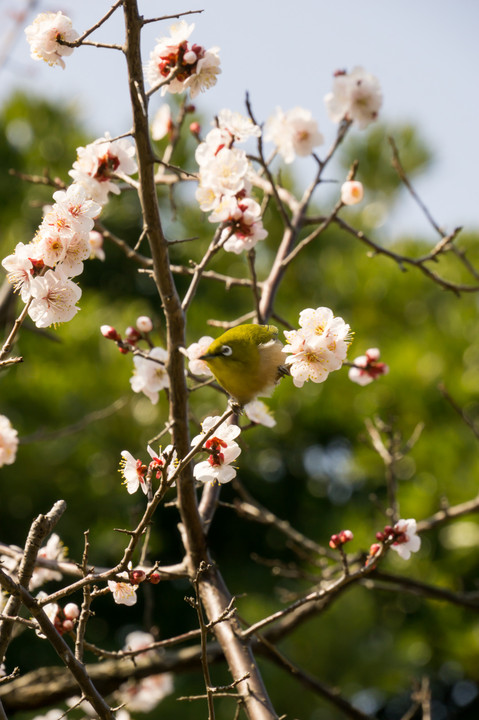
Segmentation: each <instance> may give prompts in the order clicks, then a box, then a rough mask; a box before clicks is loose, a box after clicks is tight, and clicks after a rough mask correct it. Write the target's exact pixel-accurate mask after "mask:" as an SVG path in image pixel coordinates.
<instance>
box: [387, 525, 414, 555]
mask: <svg viewBox="0 0 479 720" xmlns="http://www.w3.org/2000/svg"><path fill="white" fill-rule="evenodd" d="M394 531H395V533H396V541H395V542H393V544H392V545H391V550H394V551H395V552H397V554H398V555H399V556H400V557H402V559H403V560H409V558H410V557H411V553H415V552H417V551H418V550H419V548H420V547H421V538H420V537H419V535H417V534H416V533H417V525H416V521H415V520H414V518H409V519H408V520H398V522H397V523H396V524H395V525H394Z"/></svg>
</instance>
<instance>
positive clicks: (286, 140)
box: [264, 107, 324, 164]
mask: <svg viewBox="0 0 479 720" xmlns="http://www.w3.org/2000/svg"><path fill="white" fill-rule="evenodd" d="M264 139H265V140H272V141H273V142H274V144H275V145H276V147H277V148H278V152H279V153H280V155H282V157H283V159H284V161H285V162H286V163H288V164H289V163H292V162H293V160H294V158H295V157H296V155H299V156H300V157H306V156H307V155H311V153H312V152H313V148H315V147H316V146H317V145H322V144H323V142H324V137H323V136H322V134H321V133H320V132H319V130H318V124H317V122H316V120H314V119H313V116H312V114H311V112H310V111H309V110H305V109H304V108H301V107H295V108H292V109H291V110H287V111H286V112H283V111H282V109H281V108H280V107H278V108H276V114H275V115H273V116H272V117H270V118H269V119H268V120H267V122H266V125H265V133H264Z"/></svg>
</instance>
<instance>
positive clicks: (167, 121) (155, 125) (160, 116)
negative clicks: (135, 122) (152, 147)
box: [151, 104, 173, 140]
mask: <svg viewBox="0 0 479 720" xmlns="http://www.w3.org/2000/svg"><path fill="white" fill-rule="evenodd" d="M172 128H173V122H172V119H171V109H170V106H169V105H166V104H165V105H162V106H161V107H160V109H159V110H157V111H156V114H155V117H154V118H153V122H152V123H151V137H152V138H153V140H162V139H163V138H164V137H165V136H166V135H168V133H169V132H171V130H172Z"/></svg>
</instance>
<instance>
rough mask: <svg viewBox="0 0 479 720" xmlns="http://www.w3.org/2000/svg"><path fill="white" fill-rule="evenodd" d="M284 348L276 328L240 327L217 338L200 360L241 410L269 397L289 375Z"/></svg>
mask: <svg viewBox="0 0 479 720" xmlns="http://www.w3.org/2000/svg"><path fill="white" fill-rule="evenodd" d="M282 347H283V344H282V343H281V342H280V341H279V340H278V328H276V327H275V326H274V325H255V324H245V325H237V326H236V327H233V328H231V329H230V330H226V332H224V333H223V334H222V335H220V336H219V337H218V338H216V340H214V341H213V342H212V343H211V345H210V346H209V348H208V349H207V351H206V353H204V354H203V355H202V356H201V357H200V359H201V360H204V361H205V362H206V364H207V365H208V367H209V369H210V370H211V372H212V373H213V375H214V376H215V378H216V380H217V381H218V382H219V384H220V385H221V387H222V388H224V389H225V390H226V392H227V393H228V395H230V397H231V398H232V400H233V404H234V405H237V406H239V407H240V408H241V407H243V406H244V405H247V404H248V403H249V402H251V401H252V400H254V399H255V398H256V397H257V396H258V395H261V396H264V395H269V394H270V392H271V391H272V389H273V388H274V386H275V385H276V383H277V382H278V381H279V380H280V378H281V377H282V376H283V375H285V374H288V370H287V368H285V367H284V366H283V364H282V361H283V359H284V355H283V353H282Z"/></svg>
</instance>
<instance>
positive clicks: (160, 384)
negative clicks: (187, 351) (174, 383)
mask: <svg viewBox="0 0 479 720" xmlns="http://www.w3.org/2000/svg"><path fill="white" fill-rule="evenodd" d="M149 358H152V359H151V360H150V359H149ZM167 360H168V353H167V351H166V350H164V349H163V348H160V347H155V348H153V349H152V350H150V352H149V356H148V358H145V357H142V356H141V355H135V356H134V358H133V363H134V365H135V369H134V375H133V377H131V378H130V385H131V387H132V390H133V392H136V393H139V392H142V393H144V394H145V395H146V396H147V397H148V398H149V399H150V400H151V402H152V403H153V405H156V403H157V402H158V397H159V391H160V390H163V389H164V388H167V387H169V386H170V378H169V377H168V373H167V371H166V367H165V363H166V362H167ZM157 361H159V362H157Z"/></svg>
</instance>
